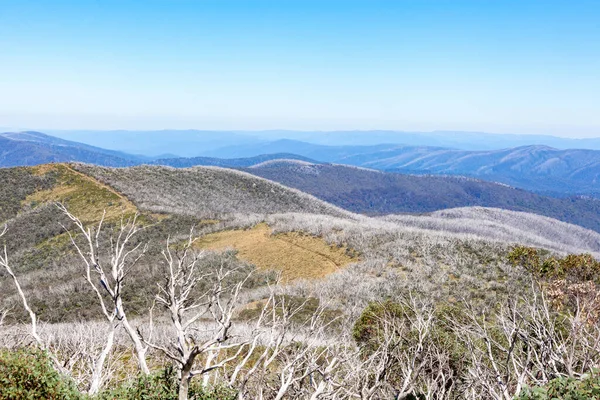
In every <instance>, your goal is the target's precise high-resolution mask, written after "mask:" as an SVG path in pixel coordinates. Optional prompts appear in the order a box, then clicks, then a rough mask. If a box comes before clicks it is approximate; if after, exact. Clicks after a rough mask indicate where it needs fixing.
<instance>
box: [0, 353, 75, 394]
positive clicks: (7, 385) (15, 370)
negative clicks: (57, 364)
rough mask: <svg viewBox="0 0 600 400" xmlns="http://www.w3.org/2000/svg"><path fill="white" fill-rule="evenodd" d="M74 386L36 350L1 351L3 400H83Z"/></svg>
mask: <svg viewBox="0 0 600 400" xmlns="http://www.w3.org/2000/svg"><path fill="white" fill-rule="evenodd" d="M83 398H84V396H82V395H81V394H80V393H79V392H78V391H77V388H76V387H75V385H74V384H73V382H71V381H70V380H69V379H67V378H65V377H63V376H61V375H60V374H59V373H58V372H57V371H56V370H54V368H53V367H52V363H51V361H50V359H49V357H48V355H47V354H45V353H43V352H40V351H37V350H32V349H21V350H17V351H11V350H0V399H2V400H13V399H14V400H37V399H45V400H46V399H47V400H54V399H56V400H71V399H83Z"/></svg>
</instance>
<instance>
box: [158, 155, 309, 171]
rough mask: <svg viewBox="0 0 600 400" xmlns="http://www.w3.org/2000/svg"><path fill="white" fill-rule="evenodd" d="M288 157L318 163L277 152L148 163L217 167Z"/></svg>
mask: <svg viewBox="0 0 600 400" xmlns="http://www.w3.org/2000/svg"><path fill="white" fill-rule="evenodd" d="M278 159H287V160H299V161H305V162H310V163H316V161H315V160H312V159H310V158H307V157H302V156H299V155H296V154H289V153H276V154H263V155H260V156H255V157H247V158H227V159H226V158H214V157H189V158H185V157H180V158H161V159H158V160H155V161H152V162H150V163H148V164H152V165H167V166H170V167H175V168H188V167H195V166H216V167H227V168H236V167H240V168H241V167H250V166H252V165H255V164H258V163H263V162H266V161H270V160H278Z"/></svg>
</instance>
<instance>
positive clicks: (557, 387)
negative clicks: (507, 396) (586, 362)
mask: <svg viewBox="0 0 600 400" xmlns="http://www.w3.org/2000/svg"><path fill="white" fill-rule="evenodd" d="M553 399H561V400H600V376H599V375H598V372H597V371H596V373H594V374H590V375H588V376H586V377H585V378H583V379H573V378H557V379H553V380H552V381H550V382H549V383H548V384H547V385H545V386H537V387H532V388H525V389H524V390H523V391H522V392H521V394H520V395H519V396H518V397H517V398H516V400H553Z"/></svg>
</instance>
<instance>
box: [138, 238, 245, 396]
mask: <svg viewBox="0 0 600 400" xmlns="http://www.w3.org/2000/svg"><path fill="white" fill-rule="evenodd" d="M193 244H194V240H193V238H192V234H190V237H189V240H188V241H187V243H185V244H184V245H183V249H179V250H177V249H172V248H171V247H172V246H171V243H170V240H167V245H166V248H165V249H164V250H163V257H164V260H165V262H166V271H165V276H164V282H162V283H159V284H158V288H159V292H158V294H157V295H156V302H157V304H158V305H160V306H162V307H163V309H164V310H165V311H166V312H167V314H168V315H169V317H170V320H171V329H172V336H171V337H170V338H169V339H168V343H167V344H164V343H160V342H157V341H155V340H153V339H152V337H151V335H146V336H145V337H144V342H145V343H146V344H147V345H149V346H150V347H152V348H154V349H156V350H159V351H161V352H162V353H163V354H164V355H165V356H167V357H168V358H170V359H171V360H172V361H173V362H174V363H175V365H176V367H177V371H178V379H179V399H180V400H186V399H187V398H188V391H189V386H190V383H191V381H192V379H193V378H194V377H197V376H202V375H205V374H207V373H209V372H211V371H213V370H216V369H219V368H222V367H223V366H225V365H226V364H227V363H229V362H230V361H232V360H235V359H236V358H238V357H239V355H240V354H241V351H242V349H243V348H244V346H246V345H247V342H242V341H235V340H232V339H233V338H232V334H231V329H232V317H233V314H234V310H235V308H236V306H237V299H238V296H239V293H240V290H241V289H242V287H243V285H244V283H245V282H246V279H247V278H248V275H247V276H246V278H243V279H240V280H237V281H236V280H233V282H231V279H230V278H231V277H232V276H233V275H234V274H235V273H236V272H239V271H238V270H237V269H226V268H225V267H224V265H223V263H221V264H220V265H219V266H217V267H214V268H209V269H207V268H204V267H205V266H203V265H201V261H202V260H203V255H204V254H203V253H202V252H197V251H195V250H194V248H193ZM230 349H233V350H234V351H235V353H234V354H233V355H232V356H227V355H225V356H223V354H224V352H225V351H227V350H230ZM200 356H202V357H203V358H204V363H203V365H197V364H198V363H196V360H197V359H198V358H199V357H200Z"/></svg>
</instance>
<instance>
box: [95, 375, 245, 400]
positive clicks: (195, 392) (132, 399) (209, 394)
mask: <svg viewBox="0 0 600 400" xmlns="http://www.w3.org/2000/svg"><path fill="white" fill-rule="evenodd" d="M177 392H178V382H177V376H176V374H175V371H174V370H173V368H166V369H164V370H162V371H160V372H158V373H155V374H152V375H149V376H140V377H138V378H137V379H135V380H134V381H133V382H127V383H125V384H123V385H122V386H120V387H118V388H115V389H113V390H107V391H105V392H102V393H101V394H99V395H98V396H97V398H96V399H97V400H176V399H177ZM236 398H237V393H236V392H235V391H234V390H233V389H230V388H227V387H224V386H215V387H209V388H205V387H203V386H202V385H201V384H200V383H198V382H194V381H192V384H191V385H190V390H189V399H190V400H234V399H236Z"/></svg>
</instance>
